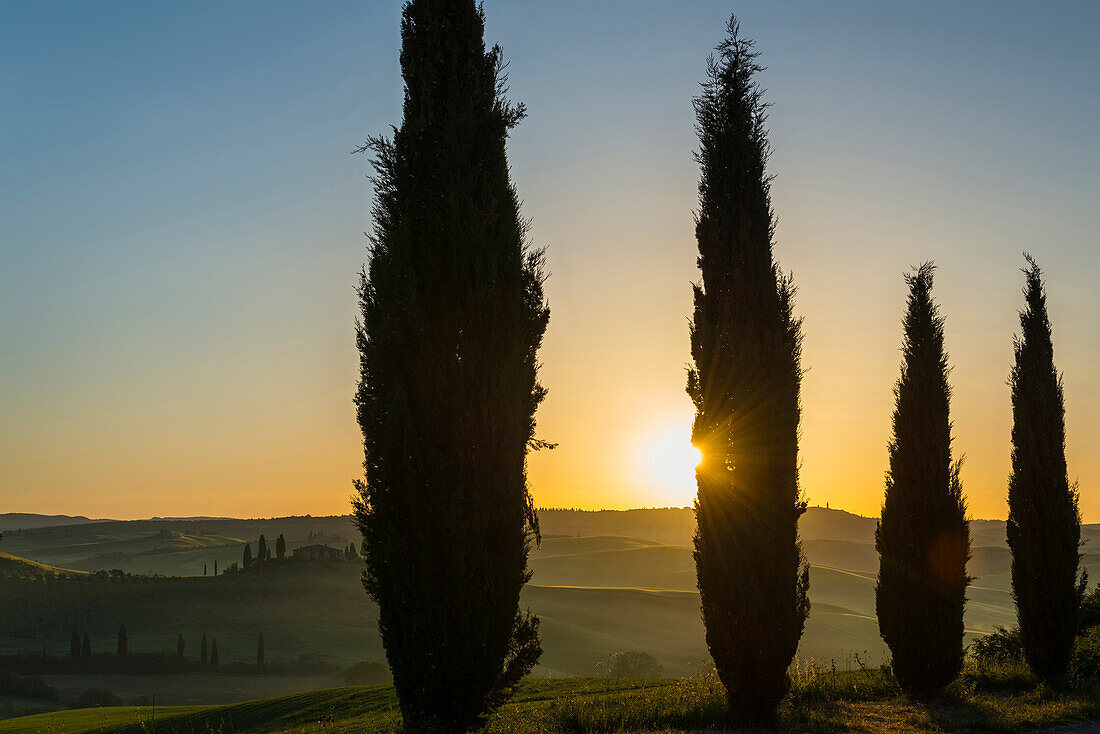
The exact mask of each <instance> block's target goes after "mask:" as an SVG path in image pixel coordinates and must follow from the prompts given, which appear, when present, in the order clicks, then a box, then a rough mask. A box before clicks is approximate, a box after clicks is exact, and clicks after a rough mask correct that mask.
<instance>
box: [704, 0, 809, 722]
mask: <svg viewBox="0 0 1100 734" xmlns="http://www.w3.org/2000/svg"><path fill="white" fill-rule="evenodd" d="M727 30H728V34H729V35H728V37H727V38H726V40H725V41H724V42H723V43H722V44H721V45H719V46H718V47H717V57H712V58H711V59H710V61H709V64H708V78H707V81H706V82H705V83H704V84H703V90H702V94H701V95H700V97H698V98H697V99H696V100H695V113H696V129H697V131H698V134H699V151H698V153H697V154H696V158H697V160H698V162H699V164H700V167H701V169H702V172H701V178H700V182H699V212H698V215H697V219H696V227H695V234H696V239H697V241H698V246H699V261H698V262H699V268H700V270H701V271H702V283H701V284H698V285H696V286H695V291H694V293H695V312H694V317H693V320H692V326H691V351H692V357H693V359H694V367H693V369H692V370H690V371H689V373H688V386H687V389H688V393H689V394H690V395H691V398H692V400H693V402H694V403H695V411H696V414H695V422H694V426H693V430H692V442H693V443H694V444H695V445H696V446H697V447H698V448H699V449H700V451H701V453H702V455H703V459H702V462H701V463H700V465H699V467H698V469H697V473H696V477H697V481H698V488H699V492H698V498H697V500H696V503H695V513H696V518H697V523H698V527H697V530H696V535H695V565H696V572H697V576H698V582H699V591H700V594H701V598H702V609H703V619H704V622H705V624H706V635H707V645H708V647H709V648H710V652H711V655H712V656H713V658H714V662H715V667H716V669H717V672H718V676H719V678H720V679H721V680H722V683H723V684H724V686H725V688H726V692H727V696H728V698H729V701H730V704H731V707H732V708H733V710H734V712H735V713H736V714H737V715H739V716H741V717H743V718H745V719H748V720H750V721H760V720H762V719H765V718H767V717H768V716H769V715H770V714H771V713H772V712H773V711H774V709H775V707H776V706H777V705H778V704H779V702H780V701H781V700H782V698H783V697H784V695H785V694H786V692H787V690H788V687H789V681H788V678H787V668H788V666H789V665H790V662H791V660H792V658H793V657H794V654H795V651H796V650H797V648H798V640H799V638H800V637H801V635H802V630H803V627H804V624H805V621H806V617H807V615H808V614H809V601H808V598H807V589H808V586H809V574H808V567H807V565H806V563H805V560H804V558H803V555H802V549H801V545H800V543H799V540H798V518H799V516H800V515H801V514H802V513H803V512H804V511H805V503H804V502H802V501H801V499H800V494H799V488H798V424H799V419H800V405H799V387H800V383H801V377H802V370H801V366H800V363H801V341H802V331H801V320H800V319H798V318H796V317H795V316H794V315H793V311H792V299H793V295H794V288H793V286H792V283H791V280H790V278H789V277H788V276H786V275H784V274H783V273H782V272H781V271H780V269H779V267H778V266H777V265H776V263H775V262H774V260H773V258H772V244H773V235H774V226H775V224H774V217H773V214H772V208H771V195H770V179H769V177H768V175H767V172H766V165H767V159H768V155H769V145H768V140H767V130H766V129H765V121H766V118H767V115H766V105H765V104H764V102H763V98H762V90H761V89H760V87H759V85H758V84H757V82H756V81H755V78H754V77H755V74H756V73H757V72H759V71H760V70H761V68H762V67H760V66H759V65H758V64H757V62H756V58H757V53H756V52H754V51H753V42H752V41H751V40H749V39H746V38H744V37H742V36H741V34H740V29H739V26H738V23H737V21H736V19H734V18H731V19H730V22H729V25H728V27H727Z"/></svg>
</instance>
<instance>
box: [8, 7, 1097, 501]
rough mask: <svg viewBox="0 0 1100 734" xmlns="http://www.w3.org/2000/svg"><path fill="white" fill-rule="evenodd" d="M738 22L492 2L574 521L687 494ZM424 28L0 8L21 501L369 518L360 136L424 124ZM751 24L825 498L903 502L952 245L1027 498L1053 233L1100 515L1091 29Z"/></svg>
mask: <svg viewBox="0 0 1100 734" xmlns="http://www.w3.org/2000/svg"><path fill="white" fill-rule="evenodd" d="M727 5H728V4H727V3H721V2H717V0H691V1H689V2H687V3H686V4H684V3H676V4H669V3H664V2H644V3H636V2H627V0H613V1H609V2H607V3H581V2H575V3H574V2H570V3H539V4H530V3H511V2H506V1H505V0H486V3H485V6H486V13H487V17H488V29H487V32H488V35H489V37H490V39H491V40H493V41H500V42H501V43H502V44H503V46H504V48H505V53H506V56H507V57H508V59H509V60H510V62H511V63H510V66H509V72H510V75H511V78H510V86H511V93H512V95H513V96H514V97H515V98H516V99H518V100H522V101H524V102H525V103H526V104H527V106H528V110H529V118H528V119H527V120H526V121H524V122H523V124H522V125H521V126H520V127H519V128H518V129H517V130H516V131H515V133H514V135H513V136H512V138H511V141H510V148H509V153H510V162H511V164H512V171H513V176H514V178H515V181H516V184H517V187H518V190H519V192H520V196H521V198H522V199H523V200H524V214H525V215H526V216H528V217H531V219H532V222H533V228H532V238H533V241H534V242H535V244H537V245H540V246H543V245H544V246H546V247H547V248H548V264H549V269H550V271H551V273H552V275H551V278H550V281H549V284H548V295H549V299H550V304H551V310H552V315H551V322H550V327H549V331H548V334H547V339H546V344H545V348H544V350H543V352H542V353H541V359H542V361H543V364H544V368H543V371H542V379H543V382H544V384H545V385H546V387H547V388H548V389H549V391H550V394H549V398H548V399H547V401H546V403H545V404H544V406H543V407H542V409H541V410H540V412H539V415H538V420H539V434H540V437H541V438H544V439H546V440H548V441H552V442H556V443H558V444H559V448H558V449H557V450H556V451H553V452H542V453H539V454H537V455H535V456H533V457H532V458H531V461H530V479H531V484H532V488H533V492H534V495H535V499H536V501H537V503H538V504H539V505H541V506H559V507H583V508H601V507H606V508H627V507H639V506H669V505H675V506H683V505H686V504H689V503H690V501H691V495H692V487H691V483H692V467H691V462H692V458H691V457H692V454H691V449H690V446H688V445H687V444H686V441H687V436H688V433H689V431H688V426H689V425H690V421H691V405H690V402H689V401H688V398H687V396H686V394H685V393H684V378H685V373H684V370H685V366H686V363H687V360H688V359H689V352H688V332H687V326H688V324H687V318H688V314H689V313H690V308H691V282H692V280H693V279H694V278H695V277H696V270H695V264H694V259H695V244H694V236H693V220H692V210H693V207H694V205H695V186H696V182H697V175H698V171H697V166H696V165H695V163H694V162H693V160H692V149H693V147H694V144H695V143H694V133H693V129H692V126H693V117H692V109H691V97H692V95H693V94H695V93H696V91H697V89H698V86H697V85H698V81H699V80H700V79H701V78H702V75H703V73H704V70H705V58H706V56H707V53H708V51H709V49H710V48H711V47H712V46H713V45H714V43H716V42H717V41H718V40H719V39H720V38H721V35H722V30H723V27H724V23H725V19H726V17H727V15H728V7H727ZM566 6H568V7H566ZM399 12H400V3H399V2H397V0H394V2H392V3H363V2H361V0H359V1H356V2H351V1H350V0H349V1H348V2H344V1H343V0H334V1H333V2H331V3H321V4H317V5H312V4H311V5H310V6H308V7H307V6H301V7H298V8H294V7H292V8H288V9H287V10H286V12H285V13H283V14H267V13H256V12H255V9H254V8H252V7H251V6H249V5H248V4H247V3H241V4H232V5H225V4H211V5H209V6H202V7H197V6H196V7H194V8H193V9H191V10H189V11H188V12H181V11H180V10H179V8H175V7H174V6H163V5H158V4H146V3H138V2H133V3H119V4H111V5H110V6H106V5H98V4H88V5H77V6H67V7H66V8H65V9H64V11H63V12H62V10H59V9H58V8H57V7H54V6H48V5H28V6H26V7H25V8H22V9H21V10H20V12H18V13H15V14H14V17H12V18H11V19H10V20H11V22H10V23H7V24H0V49H3V50H2V51H0V63H3V64H4V68H5V69H10V70H12V72H13V73H10V74H6V75H4V77H3V78H0V98H2V99H6V100H13V102H12V104H11V105H9V109H12V110H17V114H10V115H6V116H5V117H4V119H3V120H2V121H0V161H2V162H3V165H2V166H0V193H2V195H0V258H2V259H0V512H5V511H9V512H15V511H26V512H43V513H65V514H84V515H89V516H95V517H108V516H109V517H118V518H136V517H148V516H152V515H160V516H168V515H235V516H274V515H286V514H307V513H308V514H315V515H318V514H331V513H344V512H347V511H348V497H349V496H350V494H351V481H352V479H354V478H355V477H356V476H357V475H358V473H359V463H360V448H359V436H358V429H357V426H356V425H355V418H354V412H353V407H352V403H351V398H352V394H353V390H354V385H355V380H356V370H357V363H356V354H355V347H354V341H353V323H354V319H355V308H356V304H355V294H354V288H355V284H356V274H357V271H358V269H359V267H360V266H361V264H362V263H363V261H364V259H365V257H366V251H365V245H366V242H365V239H364V237H363V236H362V232H363V231H364V230H366V229H368V228H369V226H370V223H369V219H368V210H369V202H370V196H371V191H370V187H369V184H368V182H367V180H366V173H367V169H366V161H365V160H364V159H363V158H362V157H361V156H350V155H348V151H349V150H351V149H352V148H353V147H354V146H355V145H357V144H359V143H361V142H362V141H363V140H364V139H365V138H366V136H367V135H369V134H374V133H379V132H384V131H385V130H387V129H388V125H390V124H392V123H397V122H398V121H399V119H400V102H401V86H400V84H401V83H400V77H399V70H398V66H397V53H398V41H399V38H398V15H399ZM1080 12H1083V13H1085V14H1086V15H1088V14H1093V13H1094V9H1091V8H1087V9H1084V10H1081V11H1080ZM1095 12H1096V13H1100V11H1095ZM1090 18H1092V20H1100V18H1094V17H1093V16H1091V15H1090ZM740 19H741V22H742V29H743V30H744V32H746V33H747V34H748V35H750V36H752V37H755V38H756V39H757V41H758V48H759V49H760V50H761V51H762V52H763V54H764V55H763V57H762V59H761V60H762V61H763V63H764V64H765V65H766V66H767V67H768V69H767V71H765V72H764V73H763V75H762V77H761V81H762V83H763V85H764V86H765V87H766V89H767V90H768V91H767V98H768V100H769V101H771V102H772V103H773V105H774V106H773V107H772V109H771V119H770V127H771V140H772V143H773V145H774V148H775V154H774V156H773V159H772V162H771V171H772V173H773V174H775V176H776V179H775V183H774V189H773V200H774V201H773V203H774V206H775V210H776V213H777V215H778V221H779V225H778V231H777V245H776V256H777V258H778V259H779V261H780V262H781V264H782V265H783V267H784V268H787V269H790V270H793V273H794V278H795V283H796V284H797V286H798V288H799V292H798V297H797V309H798V312H799V313H800V314H802V315H803V316H804V317H805V329H804V330H805V334H806V340H805V348H804V366H805V367H806V369H807V374H806V378H805V381H804V383H803V404H804V420H803V425H802V437H803V438H802V450H801V459H802V472H801V481H802V487H803V490H804V492H805V495H806V497H807V499H808V500H809V502H810V503H811V504H822V505H823V504H825V503H829V504H830V506H832V507H839V508H843V509H848V510H851V511H853V512H857V513H860V514H864V515H873V514H877V512H878V510H879V506H880V502H881V498H882V486H883V474H884V471H885V468H886V442H887V440H888V438H889V430H890V411H891V408H892V401H893V396H892V386H893V382H894V380H895V379H896V377H897V373H898V367H899V360H900V354H899V351H898V348H899V345H900V340H901V330H900V320H901V316H902V310H903V308H904V302H905V295H906V293H905V285H904V282H903V280H902V273H903V272H905V271H906V270H907V269H908V268H909V267H910V266H912V265H915V264H917V263H919V262H921V261H923V260H928V259H934V260H935V261H936V262H937V264H938V265H939V270H938V273H937V277H936V290H935V293H936V296H937V298H938V299H939V301H940V303H941V306H942V308H943V313H944V315H945V316H946V318H947V326H946V330H947V346H948V349H949V350H950V354H951V363H952V365H953V366H954V372H953V374H952V377H951V381H952V384H953V386H954V390H955V398H954V402H953V418H954V428H955V435H956V437H957V440H956V450H957V452H958V453H961V454H962V453H964V454H965V455H966V457H967V459H966V463H965V465H964V470H963V481H964V490H965V492H966V495H967V498H968V502H969V507H970V512H971V514H972V515H973V516H975V517H1004V516H1005V514H1006V506H1005V492H1006V479H1007V475H1008V469H1009V429H1010V421H1011V415H1010V405H1009V393H1008V388H1007V386H1006V384H1005V381H1006V379H1007V377H1008V373H1009V369H1010V366H1011V362H1012V338H1013V334H1014V333H1015V332H1016V330H1017V329H1018V323H1017V316H1016V310H1017V309H1018V308H1019V307H1020V305H1021V301H1022V296H1021V294H1020V290H1021V288H1022V285H1023V278H1022V275H1021V274H1020V273H1019V268H1020V267H1021V266H1022V265H1023V264H1024V261H1023V258H1022V256H1021V253H1022V252H1023V251H1024V250H1027V251H1030V252H1031V253H1032V254H1033V255H1035V257H1036V258H1037V259H1038V261H1039V263H1040V264H1041V265H1042V266H1043V267H1044V269H1045V272H1046V280H1047V285H1048V289H1049V306H1050V315H1051V318H1052V320H1053V323H1054V332H1055V352H1056V361H1057V364H1058V366H1059V368H1060V369H1061V370H1062V371H1063V372H1064V374H1065V390H1066V404H1067V411H1068V424H1067V425H1068V457H1069V466H1070V475H1071V479H1079V480H1080V483H1081V507H1082V510H1083V514H1084V517H1085V519H1086V521H1093V522H1100V491H1098V490H1097V487H1100V458H1098V454H1097V451H1096V449H1095V443H1096V436H1097V434H1098V431H1097V429H1098V428H1100V400H1098V395H1100V390H1098V389H1097V388H1098V371H1097V368H1096V365H1097V363H1098V358H1100V330H1098V329H1097V328H1096V325H1095V322H1096V316H1097V314H1098V313H1100V298H1098V296H1097V289H1096V286H1095V283H1096V274H1097V252H1098V245H1097V239H1096V233H1097V232H1100V209H1098V208H1097V207H1096V199H1097V194H1098V193H1100V140H1098V135H1097V131H1096V126H1095V120H1096V119H1097V118H1098V117H1100V89H1098V88H1097V87H1098V84H1100V81H1098V80H1100V74H1097V73H1096V69H1097V68H1098V67H1100V51H1098V50H1097V46H1096V44H1095V39H1094V38H1093V34H1092V33H1091V32H1090V29H1091V28H1095V27H1096V22H1091V21H1090V20H1089V19H1082V18H1081V17H1078V16H1077V15H1074V14H1073V13H1072V12H1070V10H1069V9H1068V8H1063V9H1060V10H1054V9H1048V8H1039V7H1037V6H1034V7H1033V6H1028V5H1024V4H1019V5H1017V4H1011V3H1008V4H1004V5H1003V6H1002V7H1001V8H1000V9H999V12H998V14H997V15H996V17H990V16H989V15H988V13H985V12H983V11H982V10H981V9H980V8H978V7H959V6H957V5H955V4H950V3H940V4H938V5H935V7H934V8H933V6H932V5H929V4H919V5H918V4H914V5H899V4H881V3H875V2H870V1H868V2H857V3H852V4H846V5H844V6H841V7H837V6H829V7H828V8H826V7H825V6H824V5H822V4H819V3H814V2H791V3H784V4H781V5H776V4H772V3H759V4H748V5H747V6H746V7H745V8H744V9H743V10H742V11H741V16H740ZM1021 48H1026V49H1029V53H1028V54H1020V53H1019V50H1020V49H1021ZM196 50H198V51H201V53H196ZM4 54H11V58H2V55H4ZM59 100H64V104H61V102H60V101H59ZM59 141H64V144H63V145H62V144H59Z"/></svg>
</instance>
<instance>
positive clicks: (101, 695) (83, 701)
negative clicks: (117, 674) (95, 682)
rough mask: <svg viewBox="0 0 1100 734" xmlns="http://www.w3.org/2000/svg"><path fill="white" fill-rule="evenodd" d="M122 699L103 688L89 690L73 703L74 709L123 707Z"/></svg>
mask: <svg viewBox="0 0 1100 734" xmlns="http://www.w3.org/2000/svg"><path fill="white" fill-rule="evenodd" d="M121 705H122V699H121V698H119V697H118V696H116V695H115V694H113V693H111V692H110V691H107V690H104V689H102V688H89V689H88V690H86V691H84V693H81V694H80V695H79V696H77V697H76V700H75V701H73V708H77V709H90V708H96V707H97V706H121Z"/></svg>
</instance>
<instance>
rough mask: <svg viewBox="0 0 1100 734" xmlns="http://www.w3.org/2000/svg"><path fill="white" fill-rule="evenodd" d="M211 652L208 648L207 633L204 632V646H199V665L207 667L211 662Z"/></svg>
mask: <svg viewBox="0 0 1100 734" xmlns="http://www.w3.org/2000/svg"><path fill="white" fill-rule="evenodd" d="M208 655H209V654H208V653H207V650H206V633H205V632H203V633H202V647H200V648H199V665H201V666H202V667H204V668H205V667H206V663H207V662H209V656H208Z"/></svg>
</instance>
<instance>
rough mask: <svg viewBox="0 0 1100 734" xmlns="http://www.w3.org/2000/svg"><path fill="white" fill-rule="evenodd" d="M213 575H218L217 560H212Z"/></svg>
mask: <svg viewBox="0 0 1100 734" xmlns="http://www.w3.org/2000/svg"><path fill="white" fill-rule="evenodd" d="M214 575H215V576H217V575H218V562H217V561H214Z"/></svg>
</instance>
